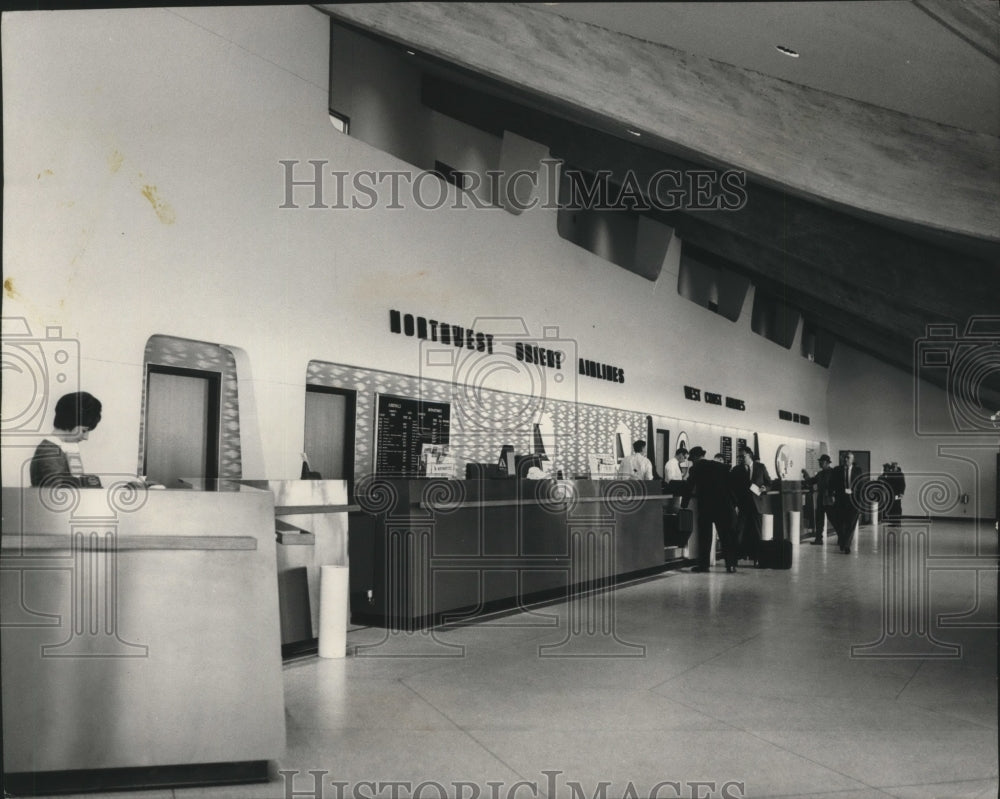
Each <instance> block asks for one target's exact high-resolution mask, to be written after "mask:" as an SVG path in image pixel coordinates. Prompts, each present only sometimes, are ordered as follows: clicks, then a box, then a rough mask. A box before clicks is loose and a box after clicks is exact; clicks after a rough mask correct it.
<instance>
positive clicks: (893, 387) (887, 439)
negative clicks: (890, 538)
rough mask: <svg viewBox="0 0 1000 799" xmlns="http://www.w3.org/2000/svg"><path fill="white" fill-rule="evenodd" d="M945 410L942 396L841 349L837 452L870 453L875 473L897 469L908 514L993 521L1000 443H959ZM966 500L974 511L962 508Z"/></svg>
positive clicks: (834, 368) (834, 376) (976, 438)
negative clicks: (892, 465) (893, 463)
mask: <svg viewBox="0 0 1000 799" xmlns="http://www.w3.org/2000/svg"><path fill="white" fill-rule="evenodd" d="M918 402H919V403H920V405H921V407H922V409H923V412H922V413H921V414H920V416H919V417H918V416H917V413H916V409H917V407H918V406H917V403H918ZM947 407H948V398H947V396H946V395H945V392H944V390H943V389H940V388H937V387H936V386H932V385H930V384H929V383H927V382H925V381H921V383H920V384H919V386H918V385H917V384H915V383H914V379H913V375H912V374H908V373H906V372H903V371H902V370H900V369H897V368H895V367H892V366H888V365H886V364H884V363H882V362H880V361H878V360H876V359H875V358H873V357H871V356H869V355H865V354H863V353H860V352H857V351H856V350H852V349H850V348H849V347H846V346H844V345H842V344H838V345H837V348H836V350H835V351H834V356H833V361H832V362H831V364H830V392H829V414H830V415H829V419H830V448H831V450H832V451H833V452H834V453H836V452H837V450H841V449H860V450H870V451H871V464H872V471H874V472H881V471H882V464H883V463H886V462H891V461H897V462H898V463H899V465H900V467H901V468H902V470H903V473H904V475H905V476H906V484H907V488H906V495H905V496H904V497H903V513H904V514H918V513H925V512H926V513H930V514H931V515H941V516H958V517H968V518H977V517H978V518H982V519H993V518H995V517H996V493H995V492H996V488H995V486H996V479H997V473H996V456H997V451H998V445H1000V441H998V436H997V435H995V434H994V435H986V436H983V435H956V434H955V432H954V431H955V425H954V423H953V421H952V419H951V417H950V415H949V414H948V412H947ZM918 418H919V420H920V421H919V423H918V422H917V419H918ZM834 457H835V458H836V455H835V456H834ZM921 492H923V494H924V498H923V503H921V500H920V499H919V497H920V495H921ZM962 494H968V495H969V502H968V504H965V503H962V502H960V501H959V498H960V497H961V495H962ZM922 504H923V507H921V505H922Z"/></svg>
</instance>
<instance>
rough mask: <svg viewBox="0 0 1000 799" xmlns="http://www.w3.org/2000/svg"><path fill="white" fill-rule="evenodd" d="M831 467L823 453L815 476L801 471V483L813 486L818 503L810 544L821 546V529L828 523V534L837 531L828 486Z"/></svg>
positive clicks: (829, 459) (829, 461)
mask: <svg viewBox="0 0 1000 799" xmlns="http://www.w3.org/2000/svg"><path fill="white" fill-rule="evenodd" d="M831 466H832V462H831V458H830V456H829V455H827V454H826V453H825V452H824V453H823V454H822V455H820V456H819V471H818V472H816V474H815V475H813V476H812V477H810V476H809V472H807V471H806V470H805V469H803V470H802V480H803V482H804V483H805V484H806V485H808V486H815V488H816V502H817V503H818V507H817V509H816V536H815V538H813V540H812V543H813V544H816V545H822V544H823V538H824V529H823V528H824V527H826V523H827V522H829V523H830V528H829V529H830V534H832V533H833V532H834V531H836V529H837V522H836V519H835V517H834V514H833V505H834V496H833V486H832V485H831V484H830V475H831V473H832V472H833V469H832V468H831Z"/></svg>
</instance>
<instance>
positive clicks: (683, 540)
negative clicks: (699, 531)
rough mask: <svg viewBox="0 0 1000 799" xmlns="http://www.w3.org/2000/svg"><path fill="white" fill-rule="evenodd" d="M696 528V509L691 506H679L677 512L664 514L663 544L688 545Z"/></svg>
mask: <svg viewBox="0 0 1000 799" xmlns="http://www.w3.org/2000/svg"><path fill="white" fill-rule="evenodd" d="M693 530H694V511H692V510H691V509H690V508H678V509H677V511H676V512H675V513H665V514H664V515H663V546H665V547H680V548H681V549H683V548H684V547H686V546H687V543H688V539H689V538H690V537H691V532H692V531H693Z"/></svg>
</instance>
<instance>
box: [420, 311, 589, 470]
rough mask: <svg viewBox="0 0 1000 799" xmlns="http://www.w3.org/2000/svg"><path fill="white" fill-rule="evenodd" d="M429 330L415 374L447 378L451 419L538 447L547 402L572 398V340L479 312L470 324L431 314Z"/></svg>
mask: <svg viewBox="0 0 1000 799" xmlns="http://www.w3.org/2000/svg"><path fill="white" fill-rule="evenodd" d="M404 322H405V320H404ZM420 329H421V325H420V320H419V319H418V320H417V332H418V335H419V332H420ZM427 329H428V331H429V334H428V335H427V336H426V337H424V338H422V340H421V341H420V363H419V369H420V377H421V379H428V380H440V381H444V382H448V383H450V384H452V386H453V390H452V424H453V425H455V427H457V429H458V430H460V431H461V432H463V433H465V434H468V435H483V434H485V435H488V436H490V437H491V438H495V439H496V440H497V441H499V442H500V443H509V444H512V445H514V446H515V448H516V449H517V448H518V447H520V450H519V451H524V449H525V448H526V447H527V451H530V452H536V451H537V446H536V444H537V442H536V441H535V438H534V437H535V427H536V426H537V425H540V424H541V423H542V422H543V417H544V416H545V414H546V411H547V410H548V409H549V408H550V407H551V405H552V402H553V400H556V399H558V400H560V401H563V402H569V403H576V401H577V398H578V391H577V374H578V372H577V364H578V361H579V356H578V347H577V342H576V341H575V340H574V339H569V338H566V337H563V336H560V334H559V328H558V327H557V326H554V325H552V326H547V325H543V326H542V328H541V331H540V334H539V333H538V332H532V331H531V330H530V329H529V327H528V324H527V323H526V322H525V320H524V319H523V318H522V317H480V318H477V319H475V320H474V321H473V323H472V325H471V327H458V326H455V325H449V324H446V323H440V322H436V321H435V320H430V324H428V328H427ZM505 436H507V437H508V438H510V439H511V440H509V441H508V440H506V439H504V437H505ZM501 439H503V440H502V441H501Z"/></svg>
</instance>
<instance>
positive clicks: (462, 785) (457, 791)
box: [278, 769, 746, 799]
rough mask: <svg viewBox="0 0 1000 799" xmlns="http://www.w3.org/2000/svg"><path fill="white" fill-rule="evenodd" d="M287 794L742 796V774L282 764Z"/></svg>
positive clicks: (599, 798)
mask: <svg viewBox="0 0 1000 799" xmlns="http://www.w3.org/2000/svg"><path fill="white" fill-rule="evenodd" d="M278 773H279V774H280V775H281V778H282V780H283V781H284V799H556V797H566V799H743V797H745V796H746V782H745V781H742V780H660V781H659V782H655V783H651V784H648V785H637V784H636V783H634V782H632V781H628V782H621V781H617V782H612V781H611V780H599V781H597V782H594V783H588V784H583V783H582V782H581V781H579V780H574V779H568V778H567V775H566V774H565V773H564V772H562V771H561V770H558V769H543V770H542V773H541V777H540V778H539V779H536V780H518V781H516V782H503V781H491V780H452V781H450V782H445V781H438V780H422V781H419V782H416V781H413V780H382V779H375V780H359V781H356V782H350V781H346V780H337V779H328V777H329V775H330V771H329V770H327V769H303V770H279V771H278Z"/></svg>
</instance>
